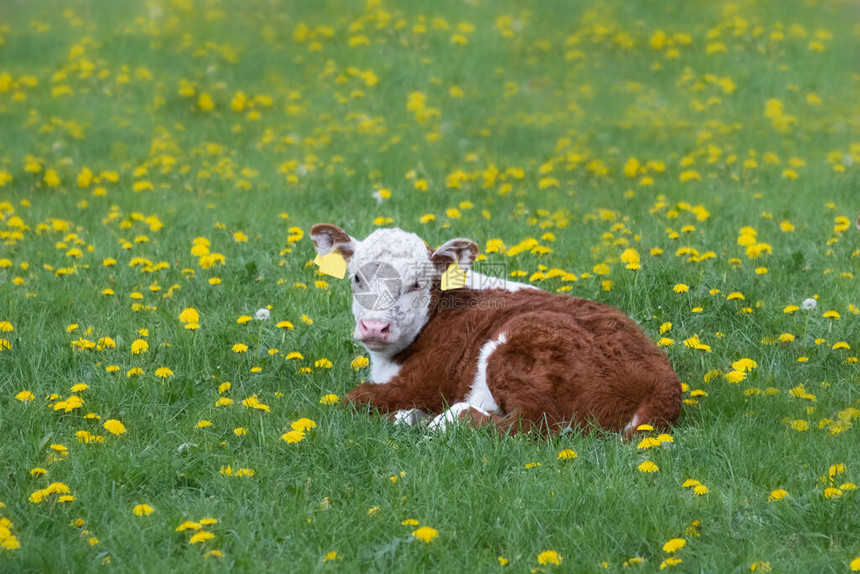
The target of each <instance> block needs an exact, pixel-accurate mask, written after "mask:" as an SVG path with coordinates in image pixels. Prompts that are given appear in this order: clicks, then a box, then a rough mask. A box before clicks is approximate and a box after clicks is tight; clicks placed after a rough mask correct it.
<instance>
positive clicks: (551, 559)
mask: <svg viewBox="0 0 860 574" xmlns="http://www.w3.org/2000/svg"><path fill="white" fill-rule="evenodd" d="M562 560H563V558H562V556H561V554H559V553H558V552H556V551H555V550H544V551H543V552H541V553H540V554H538V555H537V561H538V564H540V565H541V566H547V565H550V564H553V565H555V566H561V563H562Z"/></svg>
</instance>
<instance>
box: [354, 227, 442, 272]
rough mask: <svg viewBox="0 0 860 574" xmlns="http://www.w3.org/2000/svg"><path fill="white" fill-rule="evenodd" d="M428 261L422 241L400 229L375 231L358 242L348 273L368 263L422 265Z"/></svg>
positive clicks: (425, 246)
mask: <svg viewBox="0 0 860 574" xmlns="http://www.w3.org/2000/svg"><path fill="white" fill-rule="evenodd" d="M429 260H430V256H429V254H428V251H427V245H426V244H425V243H424V240H423V239H421V238H420V237H418V236H417V235H415V234H414V233H409V232H408V231H403V230H402V229H397V228H394V229H377V230H376V231H374V232H373V233H371V234H370V235H368V236H367V239H365V240H364V241H362V242H360V243H359V244H358V247H357V248H356V250H355V255H353V257H352V259H351V260H350V262H349V263H350V271H353V272H354V271H355V269H358V268H359V267H361V266H362V265H363V264H365V263H367V262H369V261H385V262H387V263H389V264H393V263H395V262H415V263H424V262H427V261H429Z"/></svg>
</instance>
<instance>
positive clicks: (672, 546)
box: [663, 538, 687, 554]
mask: <svg viewBox="0 0 860 574" xmlns="http://www.w3.org/2000/svg"><path fill="white" fill-rule="evenodd" d="M686 545H687V541H686V540H684V539H683V538H673V539H671V540H669V541H668V542H666V544H664V545H663V552H665V553H667V554H672V553H674V552H677V551H678V550H680V549H681V548H683V547H684V546H686Z"/></svg>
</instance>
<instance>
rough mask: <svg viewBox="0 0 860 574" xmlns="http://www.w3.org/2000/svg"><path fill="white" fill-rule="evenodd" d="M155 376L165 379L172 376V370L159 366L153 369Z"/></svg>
mask: <svg viewBox="0 0 860 574" xmlns="http://www.w3.org/2000/svg"><path fill="white" fill-rule="evenodd" d="M155 376H156V377H158V378H160V379H166V378H167V377H172V376H173V371H171V370H170V369H168V368H167V367H159V368H157V369H155Z"/></svg>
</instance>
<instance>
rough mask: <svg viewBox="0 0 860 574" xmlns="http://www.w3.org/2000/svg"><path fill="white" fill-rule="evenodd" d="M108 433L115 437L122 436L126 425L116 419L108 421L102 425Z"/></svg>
mask: <svg viewBox="0 0 860 574" xmlns="http://www.w3.org/2000/svg"><path fill="white" fill-rule="evenodd" d="M102 426H103V427H104V428H105V430H106V431H108V432H111V433H113V434H115V435H121V434H123V433H124V432H125V425H124V424H122V423H121V422H119V421H118V420H116V419H108V420H106V421H105V422H104V424H103V425H102Z"/></svg>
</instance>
